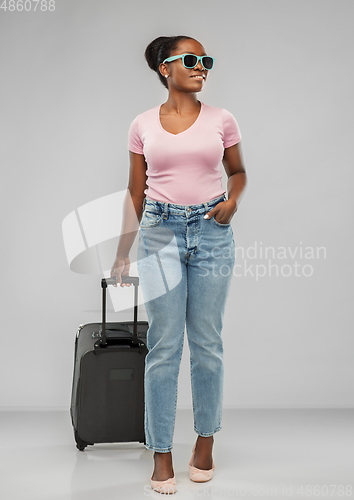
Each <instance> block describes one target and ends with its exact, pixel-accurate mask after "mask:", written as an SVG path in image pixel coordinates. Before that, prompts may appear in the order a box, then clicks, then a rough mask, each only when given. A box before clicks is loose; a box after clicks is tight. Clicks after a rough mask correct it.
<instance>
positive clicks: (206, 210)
mask: <svg viewBox="0 0 354 500" xmlns="http://www.w3.org/2000/svg"><path fill="white" fill-rule="evenodd" d="M203 205H204V208H205V213H206V214H207V213H208V212H209V206H208V204H207V202H206V201H205V202H204V203H203Z"/></svg>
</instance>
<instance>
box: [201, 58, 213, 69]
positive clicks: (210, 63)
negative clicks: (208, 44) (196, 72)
mask: <svg viewBox="0 0 354 500" xmlns="http://www.w3.org/2000/svg"><path fill="white" fill-rule="evenodd" d="M213 62H214V61H213V58H212V57H208V56H205V57H203V59H202V64H203V66H204V68H205V69H212V67H213Z"/></svg>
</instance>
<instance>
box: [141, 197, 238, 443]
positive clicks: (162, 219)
mask: <svg viewBox="0 0 354 500" xmlns="http://www.w3.org/2000/svg"><path fill="white" fill-rule="evenodd" d="M225 200H226V197H225V195H221V196H219V197H217V198H214V199H213V200H210V201H207V202H205V203H201V204H199V205H176V204H173V203H164V202H159V201H154V200H151V199H150V198H145V199H144V211H143V216H142V219H141V222H140V230H139V244H138V262H137V267H138V275H139V278H140V285H141V292H142V295H143V299H144V303H145V307H146V312H147V315H148V321H149V328H148V331H147V348H148V353H147V355H146V358H145V380H144V382H145V423H144V425H145V438H146V445H145V447H146V448H147V449H150V450H154V451H157V452H159V453H167V452H169V451H171V449H172V447H173V445H172V443H173V434H174V427H175V417H176V407H177V388H178V374H179V367H180V362H181V357H182V351H183V341H184V329H185V326H186V331H187V337H188V343H189V349H190V370H191V387H192V402H193V417H194V430H195V432H196V433H197V434H198V435H199V436H204V437H208V436H211V435H213V434H214V433H215V432H217V431H219V430H220V429H221V418H222V403H223V384H224V366H223V340H222V337H221V330H222V326H223V318H224V310H225V304H226V299H227V296H228V292H229V288H230V283H231V278H232V275H233V268H234V262H235V242H234V235H233V231H232V227H231V224H221V223H219V222H217V221H216V220H215V217H214V216H213V217H212V218H210V219H204V215H205V214H206V213H207V212H208V211H209V210H211V209H212V208H213V207H215V206H216V205H217V204H218V203H220V202H222V201H225Z"/></svg>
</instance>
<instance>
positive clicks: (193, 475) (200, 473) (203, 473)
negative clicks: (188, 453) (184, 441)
mask: <svg viewBox="0 0 354 500" xmlns="http://www.w3.org/2000/svg"><path fill="white" fill-rule="evenodd" d="M194 452H195V445H194V446H193V450H192V457H191V459H190V461H189V477H190V479H191V480H192V481H194V482H196V483H204V482H206V481H210V479H211V478H212V477H213V474H214V469H215V464H214V460H213V461H212V468H211V469H209V470H204V469H197V467H194V466H193V465H192V463H193V459H194Z"/></svg>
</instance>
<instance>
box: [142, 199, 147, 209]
mask: <svg viewBox="0 0 354 500" xmlns="http://www.w3.org/2000/svg"><path fill="white" fill-rule="evenodd" d="M145 205H146V198H144V200H143V211H144V210H145Z"/></svg>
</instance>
